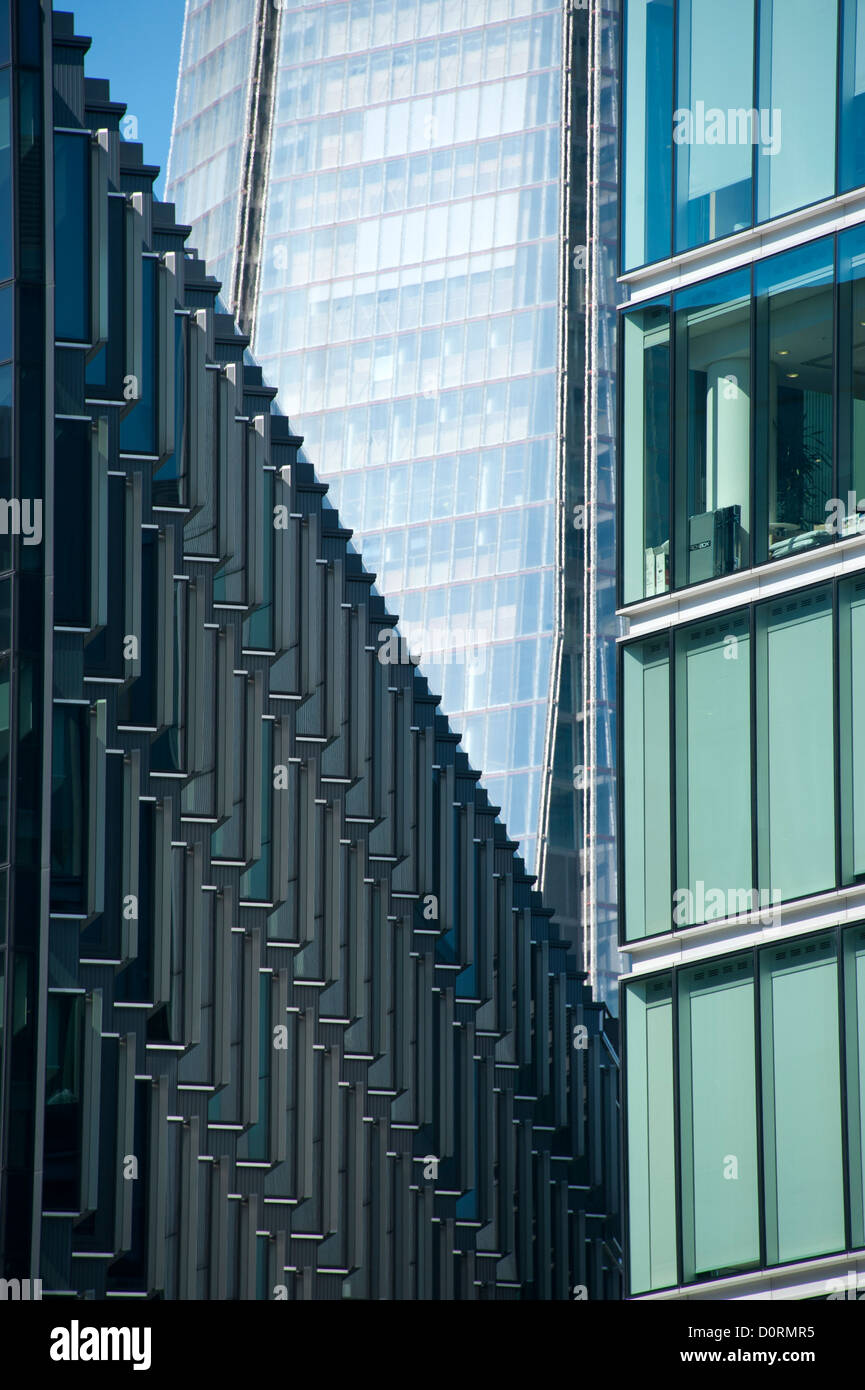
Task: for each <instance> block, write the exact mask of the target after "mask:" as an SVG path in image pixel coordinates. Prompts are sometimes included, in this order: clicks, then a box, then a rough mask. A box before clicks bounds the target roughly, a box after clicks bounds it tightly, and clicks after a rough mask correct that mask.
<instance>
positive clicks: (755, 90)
mask: <svg viewBox="0 0 865 1390" xmlns="http://www.w3.org/2000/svg"><path fill="white" fill-rule="evenodd" d="M762 6H763V0H753V6H752V10H751V23H752V26H753V27H752V30H751V38H752V42H753V45H754V50H753V55H752V58H751V106H752V109H753V110H754V111H756V112H758V115H759V104H758V103H759V100H760V56H761V52H762V47H763V45H762V42H761V38H762V32H761V31H762V24H761V19H762V14H761V11H762ZM752 134H753V131H752ZM758 167H759V163H758V159H757V141H756V140H752V142H751V226H752V227H756V226H757V212H758V207H757V169H758ZM752 414H753V412H752ZM752 563H753V561H752Z"/></svg>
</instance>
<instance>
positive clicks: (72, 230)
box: [54, 133, 90, 342]
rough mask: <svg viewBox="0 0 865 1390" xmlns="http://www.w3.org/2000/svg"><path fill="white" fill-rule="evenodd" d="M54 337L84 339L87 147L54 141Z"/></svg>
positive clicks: (65, 139)
mask: <svg viewBox="0 0 865 1390" xmlns="http://www.w3.org/2000/svg"><path fill="white" fill-rule="evenodd" d="M54 279H55V290H54V336H55V337H56V338H60V339H63V340H64V341H68V342H87V341H88V340H89V338H90V141H89V139H88V138H87V134H86V133H85V134H84V135H63V134H56V135H55V136H54Z"/></svg>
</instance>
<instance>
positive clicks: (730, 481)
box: [674, 270, 751, 588]
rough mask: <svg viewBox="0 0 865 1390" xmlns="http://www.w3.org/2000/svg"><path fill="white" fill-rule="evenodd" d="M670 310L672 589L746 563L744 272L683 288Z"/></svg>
mask: <svg viewBox="0 0 865 1390" xmlns="http://www.w3.org/2000/svg"><path fill="white" fill-rule="evenodd" d="M675 308H676V315H675V324H676V349H677V358H676V361H677V369H676V370H677V382H676V468H677V484H676V487H675V497H676V523H675V529H676V548H675V557H674V581H675V584H676V587H677V588H679V587H681V586H683V585H686V584H697V583H700V582H701V581H702V580H705V579H717V578H718V577H719V576H721V575H724V574H730V573H732V572H733V571H734V570H737V569H740V568H741V567H742V566H743V565H747V564H748V563H749V561H750V537H751V519H750V500H749V499H750V492H751V472H750V459H751V275H750V272H749V271H747V270H745V271H737V272H736V273H735V274H733V275H722V276H719V277H718V278H716V279H713V280H708V281H705V282H704V283H703V284H700V285H696V286H693V287H691V288H689V289H686V290H683V291H681V292H680V293H679V294H677V296H676V301H675Z"/></svg>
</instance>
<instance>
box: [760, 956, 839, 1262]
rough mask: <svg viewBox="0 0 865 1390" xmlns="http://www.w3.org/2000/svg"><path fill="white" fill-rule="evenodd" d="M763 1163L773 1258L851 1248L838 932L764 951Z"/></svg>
mask: <svg viewBox="0 0 865 1390" xmlns="http://www.w3.org/2000/svg"><path fill="white" fill-rule="evenodd" d="M760 1009H761V1047H762V1069H763V1149H764V1154H763V1162H764V1171H765V1184H766V1253H767V1257H768V1261H769V1263H770V1264H781V1263H784V1262H786V1261H788V1260H802V1259H808V1258H809V1257H811V1256H814V1255H823V1254H826V1253H828V1252H829V1251H833V1250H840V1249H843V1247H844V1167H843V1156H842V1137H841V1068H840V1055H839V1053H840V1049H839V1037H838V966H837V960H836V951H835V941H834V938H833V937H829V936H826V937H819V938H813V937H811V938H806V939H805V940H804V941H801V942H795V943H786V944H785V945H784V946H778V947H772V948H771V949H769V950H766V951H763V952H761V959H760Z"/></svg>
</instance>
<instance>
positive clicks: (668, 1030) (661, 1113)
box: [625, 975, 676, 1294]
mask: <svg viewBox="0 0 865 1390" xmlns="http://www.w3.org/2000/svg"><path fill="white" fill-rule="evenodd" d="M625 1027H626V1030H627V1031H626V1037H627V1041H626V1047H627V1052H626V1057H627V1062H626V1073H625V1088H626V1097H627V1100H626V1104H627V1112H626V1113H627V1117H628V1140H627V1156H628V1237H629V1251H628V1253H629V1263H630V1271H631V1293H633V1294H636V1293H644V1292H646V1291H647V1290H649V1289H661V1288H666V1287H668V1286H669V1285H671V1284H675V1283H676V1163H675V1138H674V1124H673V1001H672V986H671V981H670V977H669V975H665V976H662V977H660V978H653V979H651V980H647V981H646V982H645V983H639V984H632V985H629V986H628V987H627V991H626V996H625Z"/></svg>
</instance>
